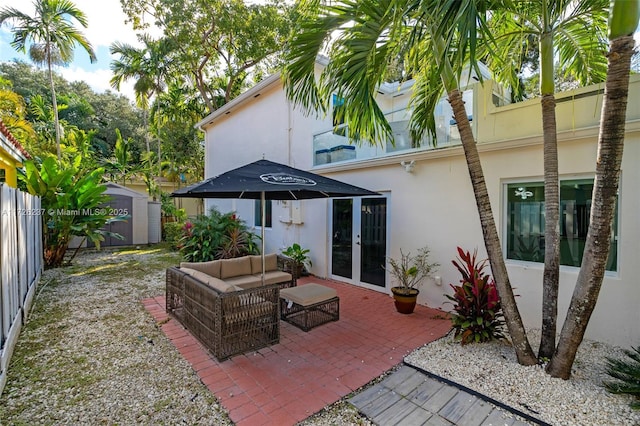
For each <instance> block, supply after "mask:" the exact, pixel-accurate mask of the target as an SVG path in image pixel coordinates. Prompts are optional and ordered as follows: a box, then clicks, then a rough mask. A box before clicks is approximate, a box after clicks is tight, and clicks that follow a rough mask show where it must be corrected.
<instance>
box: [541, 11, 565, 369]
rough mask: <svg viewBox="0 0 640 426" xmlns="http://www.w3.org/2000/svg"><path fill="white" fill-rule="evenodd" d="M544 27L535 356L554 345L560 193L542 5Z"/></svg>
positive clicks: (549, 43) (550, 58)
mask: <svg viewBox="0 0 640 426" xmlns="http://www.w3.org/2000/svg"><path fill="white" fill-rule="evenodd" d="M542 13H543V17H542V19H543V24H544V31H543V33H542V35H541V37H540V92H541V94H542V100H541V102H540V105H541V107H542V135H543V144H544V148H543V155H544V160H543V161H544V217H545V221H544V225H545V227H544V273H543V277H542V331H541V335H540V348H539V350H538V357H539V358H540V359H542V358H547V359H549V358H551V356H552V355H553V351H554V350H555V346H556V332H557V322H558V286H559V280H560V221H559V211H560V193H559V182H558V135H557V126H556V100H555V97H554V95H553V94H554V92H555V81H554V49H553V30H552V29H551V23H550V17H549V5H548V4H546V2H544V3H543V5H542Z"/></svg>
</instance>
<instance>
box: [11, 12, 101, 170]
mask: <svg viewBox="0 0 640 426" xmlns="http://www.w3.org/2000/svg"><path fill="white" fill-rule="evenodd" d="M34 5H35V9H36V10H35V16H33V17H32V16H29V15H27V14H25V13H23V12H20V11H19V10H17V9H15V8H13V7H5V8H3V9H2V10H0V25H2V24H4V23H5V22H6V21H14V22H15V26H14V27H13V33H14V37H13V41H12V42H11V45H12V46H13V47H14V48H15V49H16V50H17V51H19V52H22V53H25V52H26V49H27V45H29V57H30V58H31V60H32V61H33V62H35V63H36V64H38V65H42V64H46V66H47V70H48V72H49V84H50V85H51V98H52V102H53V111H54V121H55V129H56V148H57V151H58V160H60V159H61V158H62V154H61V151H60V129H59V121H58V103H57V99H56V90H55V86H54V84H53V69H52V68H53V66H54V65H66V64H69V63H70V62H71V61H72V60H73V49H74V47H75V46H76V44H78V45H80V46H81V47H82V48H83V49H84V50H85V51H86V52H87V53H88V54H89V59H90V60H91V62H95V61H96V54H95V52H94V51H93V48H92V47H91V43H89V41H88V40H87V39H86V37H85V36H84V35H83V34H82V33H81V32H80V31H78V30H77V29H76V28H75V27H74V26H73V24H72V22H71V21H72V19H74V20H76V21H77V22H78V23H79V24H80V25H82V26H83V27H84V28H86V27H87V25H88V22H87V18H86V16H85V14H84V13H83V12H82V11H81V10H80V9H78V8H77V7H76V6H75V5H74V4H73V3H72V2H71V1H69V0H36V1H35V2H34Z"/></svg>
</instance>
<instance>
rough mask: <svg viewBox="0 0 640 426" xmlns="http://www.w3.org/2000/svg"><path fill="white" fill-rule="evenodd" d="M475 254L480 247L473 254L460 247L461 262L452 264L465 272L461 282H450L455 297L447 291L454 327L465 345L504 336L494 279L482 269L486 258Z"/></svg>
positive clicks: (459, 257) (457, 336) (459, 258)
mask: <svg viewBox="0 0 640 426" xmlns="http://www.w3.org/2000/svg"><path fill="white" fill-rule="evenodd" d="M476 257H477V250H475V251H474V252H473V255H471V254H470V253H469V252H468V251H467V252H465V251H463V250H462V249H461V248H460V247H458V262H456V261H455V260H453V261H452V263H453V265H454V266H455V267H456V268H457V269H458V271H460V273H461V274H462V279H461V280H460V283H461V285H453V284H449V285H450V286H451V288H452V289H453V296H451V295H448V294H445V296H446V297H447V298H448V299H449V300H451V301H452V302H453V305H454V312H455V313H454V314H452V318H451V321H452V322H453V327H452V328H453V329H454V330H455V337H456V338H459V339H460V341H461V343H462V344H463V345H464V344H467V343H472V342H477V343H479V342H487V341H490V340H494V339H499V338H504V334H503V332H502V330H503V326H504V320H503V319H502V308H501V306H500V297H499V296H498V291H497V290H496V285H495V282H494V281H493V278H491V276H490V275H488V274H485V273H484V271H483V270H484V268H485V267H486V266H487V259H485V260H483V261H476Z"/></svg>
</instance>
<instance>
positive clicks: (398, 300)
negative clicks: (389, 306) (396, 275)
mask: <svg viewBox="0 0 640 426" xmlns="http://www.w3.org/2000/svg"><path fill="white" fill-rule="evenodd" d="M391 292H392V293H393V299H394V301H395V304H396V310H397V311H398V312H399V313H401V314H411V313H413V310H414V309H415V307H416V300H417V299H418V294H420V291H419V290H418V289H415V288H411V289H409V290H408V291H407V290H406V289H405V288H404V287H392V288H391Z"/></svg>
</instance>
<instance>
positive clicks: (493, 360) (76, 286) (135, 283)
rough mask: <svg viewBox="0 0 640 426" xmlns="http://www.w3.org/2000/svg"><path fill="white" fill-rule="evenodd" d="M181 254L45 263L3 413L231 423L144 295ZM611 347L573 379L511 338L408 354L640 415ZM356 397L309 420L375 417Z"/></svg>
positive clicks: (508, 390) (545, 396) (473, 376)
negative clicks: (609, 375) (618, 391)
mask: <svg viewBox="0 0 640 426" xmlns="http://www.w3.org/2000/svg"><path fill="white" fill-rule="evenodd" d="M178 261H179V259H178V256H177V255H176V254H174V253H168V252H167V251H165V250H163V249H160V248H144V249H141V250H121V251H112V250H102V251H93V250H88V251H85V252H82V253H81V254H80V255H79V257H78V258H76V260H75V261H74V265H73V266H71V267H67V268H60V269H55V270H48V271H45V273H44V274H43V278H42V281H41V283H40V285H39V288H38V294H37V297H36V300H35V304H34V306H33V308H32V311H31V314H30V316H29V319H28V322H27V324H26V326H25V327H24V328H23V331H22V334H21V336H20V338H19V341H18V344H17V346H16V351H15V352H14V355H13V358H12V360H11V365H10V367H9V371H8V381H7V385H6V387H5V389H4V392H3V394H2V396H1V397H0V424H18V425H19V424H25V425H41V424H46V425H50V424H56V425H84V424H104V425H115V424H121V425H129V424H148V425H151V424H153V425H156V424H167V425H176V424H188V425H191V424H208V425H231V424H232V422H231V421H230V419H229V417H228V415H227V413H226V411H225V410H224V408H222V407H221V406H220V405H219V403H218V401H217V399H216V398H215V396H214V395H212V394H211V393H210V392H209V391H208V390H207V388H206V387H205V386H204V385H203V384H202V383H201V382H200V380H199V379H198V377H197V376H196V374H195V373H194V372H193V370H192V369H191V367H190V366H189V364H188V363H187V362H186V361H185V360H184V359H183V358H182V356H180V354H179V352H178V351H177V350H176V349H175V347H173V345H172V344H171V343H170V342H169V340H168V339H167V338H166V337H165V336H164V334H163V333H162V332H161V331H160V329H159V327H158V325H157V324H156V323H155V322H154V321H153V319H152V318H151V316H150V315H149V314H148V313H147V312H146V311H145V309H144V308H143V306H142V304H141V303H140V300H141V299H144V298H147V297H152V296H157V295H160V294H163V292H164V270H165V269H166V267H167V266H170V265H175V264H177V263H178ZM605 354H619V350H616V349H613V348H609V347H607V346H605V345H598V344H595V343H589V344H587V345H583V350H581V354H580V356H579V358H578V361H577V362H576V366H577V369H576V372H575V373H574V379H572V380H571V381H569V382H563V381H558V380H552V379H549V378H548V377H547V376H546V375H545V374H544V373H543V372H542V371H541V370H540V369H539V368H536V367H533V368H528V369H526V368H523V367H520V366H518V365H517V364H516V363H515V360H514V358H515V357H514V355H513V351H512V350H511V349H510V348H508V347H504V346H502V345H500V344H492V345H486V346H485V345H483V346H477V347H476V346H472V345H471V346H466V347H465V348H464V349H463V348H461V347H460V346H459V345H458V344H448V343H446V342H445V341H439V342H437V343H435V344H430V345H428V346H426V347H424V348H421V349H419V350H418V351H416V352H414V353H413V354H411V355H410V356H409V358H408V359H409V360H410V361H411V363H413V364H415V365H417V366H419V367H421V368H424V369H426V370H428V371H431V372H433V373H435V374H439V375H442V376H445V377H447V378H449V379H451V380H454V381H458V382H460V383H462V384H464V385H465V386H468V387H470V388H473V389H476V390H478V391H480V392H482V393H485V394H487V395H489V396H492V397H493V398H496V399H500V400H503V401H504V402H506V403H509V404H513V405H514V406H517V407H518V408H519V409H521V410H523V411H525V409H530V410H532V413H533V411H536V412H538V413H539V414H535V415H536V416H538V417H540V418H542V419H544V420H547V421H550V422H552V423H554V424H558V425H561V424H567V425H568V424H571V425H573V424H575V425H587V424H588V425H597V424H602V425H605V424H606V425H610V424H627V425H640V413H638V412H635V413H634V412H632V411H631V410H630V409H629V408H628V407H627V404H628V402H629V398H627V397H624V396H613V395H610V394H608V393H606V392H605V391H604V390H602V388H601V387H600V382H601V379H602V356H603V355H605ZM592 359H593V360H592ZM521 392H526V393H521ZM347 398H348V397H347ZM347 398H345V400H343V401H340V402H338V403H336V404H333V405H331V406H329V407H327V408H326V409H325V410H323V411H322V412H320V413H318V414H316V415H315V416H312V417H311V418H309V419H307V420H305V421H304V422H303V423H302V424H304V425H308V426H311V425H336V426H347V425H365V426H366V425H371V422H370V421H369V420H367V419H366V418H363V417H362V416H360V415H359V414H358V413H357V411H356V410H355V409H354V408H353V407H352V406H350V405H349V404H348V403H346V402H345V401H346V399H347ZM509 398H511V399H509ZM581 401H586V402H584V403H583V402H581ZM527 407H528V408H527ZM549 413H550V414H549ZM554 413H555V414H554ZM554 416H555V417H554Z"/></svg>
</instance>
